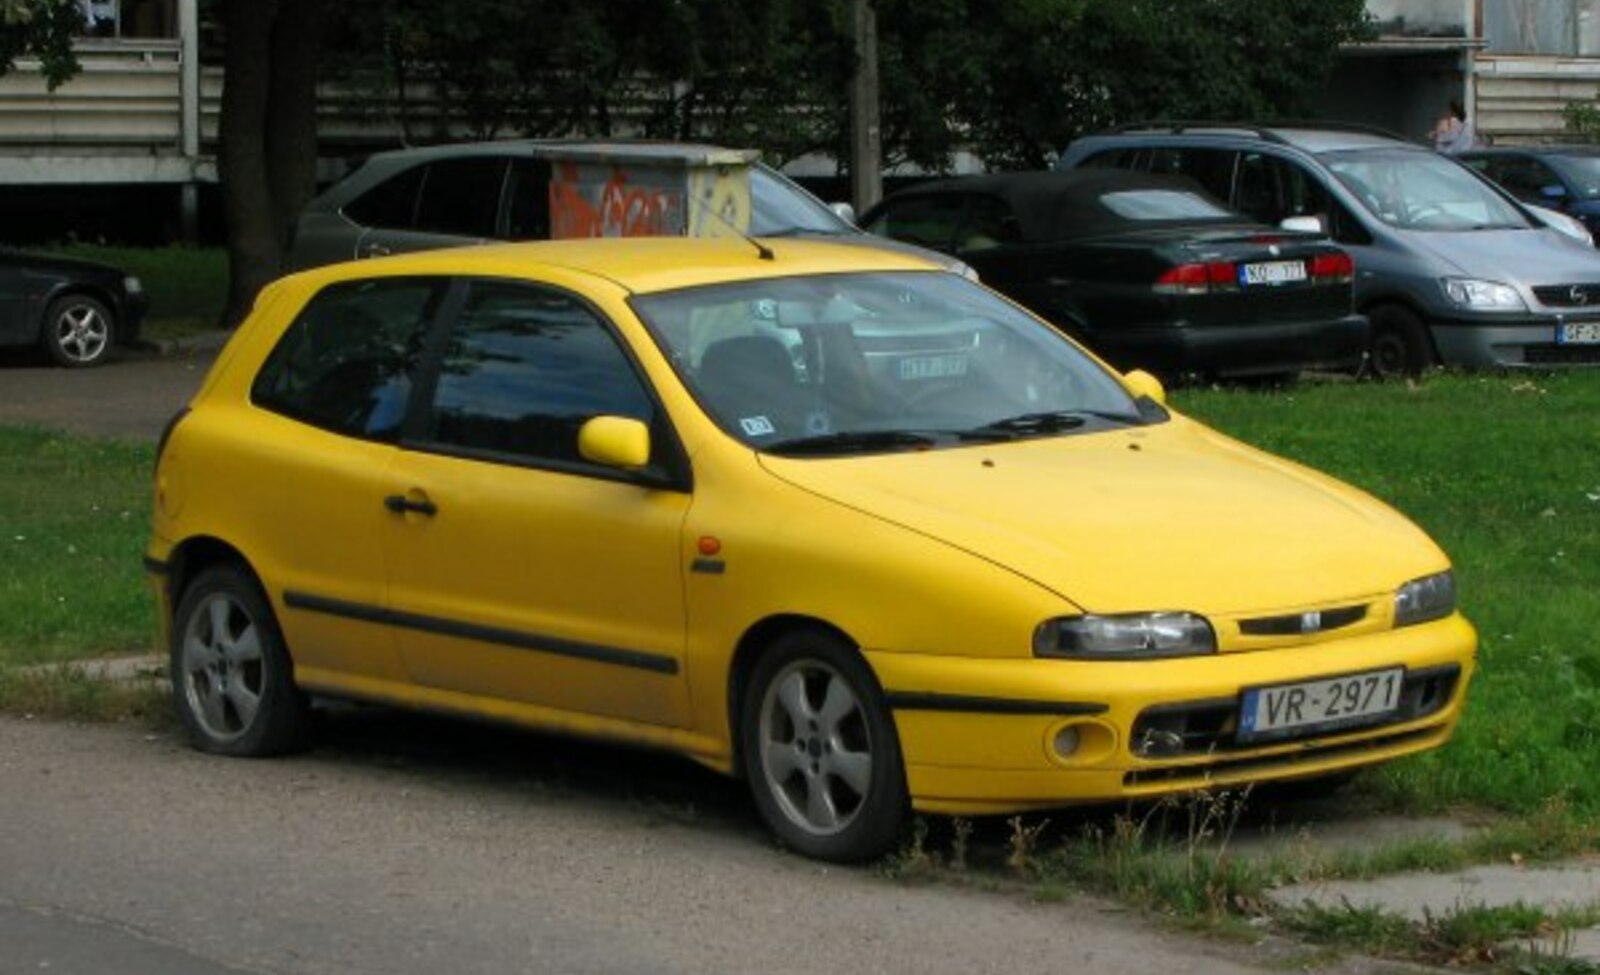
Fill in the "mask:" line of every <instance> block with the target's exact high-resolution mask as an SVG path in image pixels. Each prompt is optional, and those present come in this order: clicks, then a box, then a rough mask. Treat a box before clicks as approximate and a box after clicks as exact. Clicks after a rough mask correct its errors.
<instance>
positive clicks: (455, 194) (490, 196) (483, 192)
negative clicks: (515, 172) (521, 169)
mask: <svg viewBox="0 0 1600 975" xmlns="http://www.w3.org/2000/svg"><path fill="white" fill-rule="evenodd" d="M509 164H510V160H508V159H504V158H482V157H473V158H469V159H446V160H443V161H440V162H436V163H433V164H432V165H430V166H429V167H428V178H427V179H426V180H424V181H423V183H422V201H421V202H420V203H419V204H418V205H417V223H416V229H418V230H420V231H423V232H425V233H430V234H448V235H450V236H455V237H493V236H495V232H496V229H497V228H496V223H497V221H498V218H499V215H500V190H501V187H502V185H503V184H504V183H505V175H506V168H507V166H508V165H509Z"/></svg>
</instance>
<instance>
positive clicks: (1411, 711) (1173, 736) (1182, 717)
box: [1129, 664, 1461, 760]
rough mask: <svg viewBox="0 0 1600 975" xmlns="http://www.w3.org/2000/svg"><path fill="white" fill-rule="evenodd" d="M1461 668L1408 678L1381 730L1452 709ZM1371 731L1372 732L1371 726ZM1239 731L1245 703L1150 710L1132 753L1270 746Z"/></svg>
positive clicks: (1298, 735) (1287, 738) (1169, 754)
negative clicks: (1241, 706)
mask: <svg viewBox="0 0 1600 975" xmlns="http://www.w3.org/2000/svg"><path fill="white" fill-rule="evenodd" d="M1460 676H1461V668H1460V667H1457V666H1456V665H1454V664H1451V665H1448V666H1445V667H1430V668H1427V669H1425V670H1413V671H1411V672H1410V673H1408V674H1406V679H1405V683H1404V684H1403V685H1402V686H1401V688H1400V706H1399V707H1398V708H1397V709H1396V710H1395V711H1394V713H1393V714H1391V715H1390V716H1389V717H1388V718H1386V719H1385V720H1383V721H1381V722H1379V723H1380V724H1400V723H1402V722H1406V721H1415V720H1416V719H1418V718H1425V717H1427V716H1428V715H1430V714H1433V713H1434V712H1436V711H1439V710H1440V709H1442V708H1443V707H1444V706H1445V705H1446V704H1448V703H1450V698H1451V696H1452V695H1453V694H1454V693H1455V689H1456V681H1457V680H1458V679H1459V678H1460ZM1367 727H1371V726H1370V725H1369V726H1367ZM1238 728H1239V698H1237V697H1230V698H1213V699H1211V700H1207V701H1189V702H1186V703H1183V704H1161V705H1157V706H1156V707H1153V708H1147V709H1145V711H1144V712H1143V713H1142V714H1140V715H1139V717H1138V719H1137V720H1136V721H1134V723H1133V737H1132V740H1131V741H1130V743H1129V744H1130V747H1132V748H1133V749H1134V750H1135V751H1134V754H1135V756H1136V757H1139V758H1147V759H1152V760H1168V759H1179V758H1192V757H1194V756H1196V755H1211V754H1217V753H1224V752H1234V751H1242V750H1245V749H1250V748H1260V747H1262V746H1263V745H1264V744H1267V743H1265V742H1261V741H1256V742H1252V743H1249V744H1241V743H1240V742H1239V741H1238V740H1237V738H1236V734H1237V732H1238ZM1359 730H1361V729H1360V728H1342V729H1339V730H1338V731H1335V732H1329V731H1326V730H1320V731H1319V730H1309V731H1300V732H1290V733H1287V734H1285V735H1284V736H1283V737H1279V738H1274V739H1273V740H1272V741H1271V743H1270V744H1274V745H1277V744H1283V743H1285V742H1293V741H1300V740H1303V739H1306V738H1318V737H1323V738H1326V737H1328V736H1329V735H1333V734H1345V733H1346V732H1350V731H1359ZM1145 742H1149V743H1151V746H1152V747H1151V748H1149V749H1147V750H1146V751H1145V752H1144V753H1141V752H1140V751H1139V750H1138V749H1139V748H1140V745H1141V743H1145Z"/></svg>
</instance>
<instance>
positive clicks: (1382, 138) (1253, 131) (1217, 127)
mask: <svg viewBox="0 0 1600 975" xmlns="http://www.w3.org/2000/svg"><path fill="white" fill-rule="evenodd" d="M1089 138H1092V139H1095V140H1097V141H1098V140H1102V139H1103V140H1106V141H1110V142H1121V143H1124V144H1133V143H1150V144H1160V143H1163V142H1169V141H1172V140H1176V139H1181V140H1182V141H1184V142H1185V143H1205V142H1209V141H1213V140H1215V139H1218V138H1224V139H1228V140H1230V142H1234V141H1244V142H1256V143H1260V144H1264V145H1274V144H1276V145H1289V146H1293V147H1295V148H1297V149H1300V150H1302V151H1305V152H1309V153H1313V154H1316V153H1322V152H1342V151H1345V150H1350V149H1379V148H1417V149H1423V148H1425V147H1423V146H1419V145H1418V144H1417V143H1414V142H1409V141H1407V140H1405V139H1401V138H1398V137H1395V136H1393V135H1389V134H1386V133H1383V132H1380V131H1377V130H1373V129H1367V128H1363V127H1360V126H1345V125H1342V124H1340V123H1333V122H1330V123H1328V124H1327V125H1326V126H1319V125H1317V124H1316V123H1298V122H1297V123H1294V124H1286V125H1267V126H1261V125H1251V124H1248V123H1243V122H1237V123H1230V122H1181V123H1165V122H1152V123H1149V124H1145V125H1128V126H1123V127H1122V128H1119V129H1117V130H1116V131H1115V132H1102V133H1097V134H1095V135H1093V136H1090V137H1089Z"/></svg>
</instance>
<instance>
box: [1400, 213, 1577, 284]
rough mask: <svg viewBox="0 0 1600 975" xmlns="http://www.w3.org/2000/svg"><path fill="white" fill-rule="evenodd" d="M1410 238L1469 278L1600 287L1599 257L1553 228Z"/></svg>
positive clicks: (1422, 234)
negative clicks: (1586, 283) (1585, 283)
mask: <svg viewBox="0 0 1600 975" xmlns="http://www.w3.org/2000/svg"><path fill="white" fill-rule="evenodd" d="M1408 237H1409V239H1410V240H1412V241H1413V242H1415V243H1416V245H1417V247H1419V248H1421V249H1422V250H1425V251H1427V252H1428V253H1430V254H1432V255H1434V256H1435V257H1437V258H1438V259H1439V260H1440V261H1441V262H1443V263H1445V264H1448V265H1449V266H1450V267H1451V268H1453V269H1454V273H1456V274H1460V275H1463V276H1466V277H1472V278H1485V279H1487V280H1490V281H1500V282H1502V283H1505V284H1511V285H1517V284H1521V285H1526V286H1530V287H1531V286H1533V285H1540V284H1560V283H1564V282H1579V281H1600V254H1597V252H1596V251H1595V249H1594V248H1593V247H1589V246H1586V245H1584V244H1582V243H1580V242H1579V241H1576V240H1573V239H1572V238H1570V237H1567V236H1566V235H1564V234H1562V233H1561V232H1559V231H1557V230H1552V229H1550V228H1544V227H1542V228H1539V229H1537V230H1474V231H1460V232H1452V233H1440V232H1430V231H1412V232H1411V233H1410V234H1408Z"/></svg>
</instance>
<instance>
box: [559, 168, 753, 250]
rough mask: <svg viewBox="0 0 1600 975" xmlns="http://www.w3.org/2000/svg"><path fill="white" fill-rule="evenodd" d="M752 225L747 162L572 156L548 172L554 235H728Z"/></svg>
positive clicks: (744, 230)
mask: <svg viewBox="0 0 1600 975" xmlns="http://www.w3.org/2000/svg"><path fill="white" fill-rule="evenodd" d="M686 211H687V212H686ZM749 229H750V171H749V169H748V168H745V167H743V166H718V167H717V168H715V169H711V168H690V169H688V170H684V169H679V168H671V169H668V168H663V167H660V166H648V165H640V166H629V165H625V164H584V163H575V162H567V163H558V164H557V165H555V166H554V167H553V168H552V170H551V174H550V236H551V237H553V238H556V239H561V238H570V237H660V236H682V235H683V234H685V233H687V234H688V235H689V236H691V237H724V236H728V235H730V234H735V233H744V232H747V231H748V230H749Z"/></svg>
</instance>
